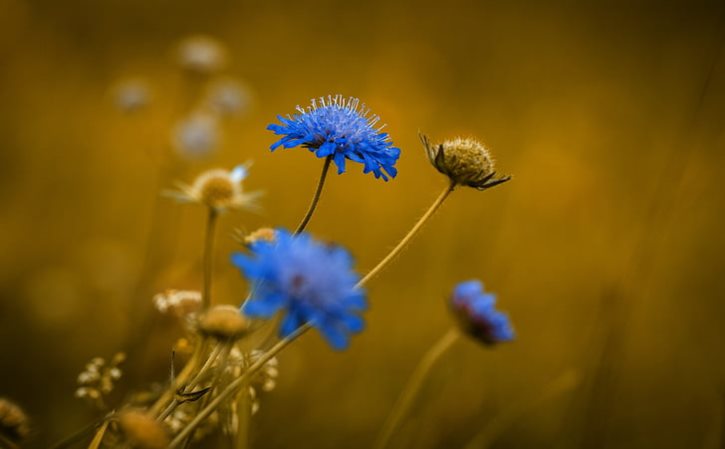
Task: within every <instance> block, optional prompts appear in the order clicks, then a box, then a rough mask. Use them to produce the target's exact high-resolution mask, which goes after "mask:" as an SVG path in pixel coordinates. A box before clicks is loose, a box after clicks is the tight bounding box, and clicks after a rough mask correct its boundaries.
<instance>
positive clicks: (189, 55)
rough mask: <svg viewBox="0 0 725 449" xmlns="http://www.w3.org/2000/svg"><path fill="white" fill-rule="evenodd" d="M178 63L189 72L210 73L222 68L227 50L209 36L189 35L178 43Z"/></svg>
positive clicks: (225, 60)
mask: <svg viewBox="0 0 725 449" xmlns="http://www.w3.org/2000/svg"><path fill="white" fill-rule="evenodd" d="M178 55H179V64H180V65H181V67H182V68H184V69H186V70H189V71H190V72H194V73H200V74H210V73H214V72H217V71H219V70H221V69H223V68H224V66H225V65H226V62H227V51H226V49H225V48H224V46H223V45H222V44H221V42H219V41H218V40H216V39H214V38H213V37H210V36H204V35H195V36H189V37H187V38H186V39H184V40H182V41H181V43H180V44H179V54H178Z"/></svg>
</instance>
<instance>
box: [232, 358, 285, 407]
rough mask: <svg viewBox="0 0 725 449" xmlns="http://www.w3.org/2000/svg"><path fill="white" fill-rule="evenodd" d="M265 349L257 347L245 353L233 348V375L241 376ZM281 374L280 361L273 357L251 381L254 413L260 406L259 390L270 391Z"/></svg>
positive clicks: (250, 387) (251, 399)
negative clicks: (261, 349)
mask: <svg viewBox="0 0 725 449" xmlns="http://www.w3.org/2000/svg"><path fill="white" fill-rule="evenodd" d="M263 354H264V351H260V350H258V349H255V350H253V351H251V352H250V353H244V352H242V351H240V350H239V348H236V347H235V348H232V350H231V352H230V354H229V364H228V366H229V369H230V370H231V373H230V374H231V375H232V376H233V377H239V376H241V375H242V373H243V372H244V371H245V370H246V368H247V367H249V366H250V365H252V364H253V363H254V362H256V361H257V360H258V359H259V358H260V357H261V356H262V355H263ZM278 376H279V362H278V360H277V357H272V358H271V359H269V360H267V362H266V363H265V364H264V365H263V366H262V368H261V369H260V370H259V371H257V372H256V373H255V374H254V376H253V377H252V379H251V380H250V383H249V388H248V391H249V399H250V402H251V404H252V406H251V411H252V414H254V413H257V411H258V410H259V407H260V403H259V395H258V394H257V390H261V391H262V392H264V393H268V392H270V391H272V390H274V388H275V387H276V385H277V377H278Z"/></svg>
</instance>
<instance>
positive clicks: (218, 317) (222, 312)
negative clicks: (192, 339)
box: [199, 306, 250, 340]
mask: <svg viewBox="0 0 725 449" xmlns="http://www.w3.org/2000/svg"><path fill="white" fill-rule="evenodd" d="M249 324H250V323H249V320H248V319H247V318H246V317H245V316H244V315H242V312H241V311H240V310H239V309H238V308H237V307H234V306H214V307H213V308H211V309H210V310H209V311H208V312H206V313H205V314H204V316H202V317H201V319H200V320H199V330H200V331H201V333H202V334H204V335H207V336H209V337H213V338H216V339H218V340H237V339H239V338H241V337H243V336H244V335H245V334H246V333H247V332H248V331H249Z"/></svg>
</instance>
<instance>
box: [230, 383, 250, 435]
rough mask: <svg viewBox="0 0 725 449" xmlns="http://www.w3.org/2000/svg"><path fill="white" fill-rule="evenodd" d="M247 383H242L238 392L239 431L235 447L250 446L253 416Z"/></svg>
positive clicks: (236, 433)
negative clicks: (250, 424)
mask: <svg viewBox="0 0 725 449" xmlns="http://www.w3.org/2000/svg"><path fill="white" fill-rule="evenodd" d="M247 385H248V384H245V385H242V386H241V388H240V389H239V392H238V393H237V409H236V410H235V413H236V415H237V429H236V430H237V431H236V432H235V435H234V449H247V447H248V446H249V421H250V419H251V416H252V407H251V404H250V401H249V392H248V391H247Z"/></svg>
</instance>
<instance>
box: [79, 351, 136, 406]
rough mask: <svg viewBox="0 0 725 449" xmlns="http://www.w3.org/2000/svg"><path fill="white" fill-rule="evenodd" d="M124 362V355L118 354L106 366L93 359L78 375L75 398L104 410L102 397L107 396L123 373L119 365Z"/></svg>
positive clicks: (101, 359)
mask: <svg viewBox="0 0 725 449" xmlns="http://www.w3.org/2000/svg"><path fill="white" fill-rule="evenodd" d="M125 360H126V354H124V353H122V352H119V353H117V354H116V355H114V356H113V358H111V361H110V362H109V363H108V364H106V360H105V359H103V358H101V357H94V358H93V359H91V361H90V362H88V364H86V367H85V369H84V370H83V371H82V372H81V373H80V374H78V379H77V382H78V388H77V389H76V392H75V396H76V397H77V398H81V399H85V400H87V401H88V402H89V403H90V404H91V405H93V406H94V407H96V408H98V409H104V408H106V404H105V401H104V397H106V396H108V395H109V394H110V393H111V392H112V391H113V387H114V383H115V382H116V381H118V380H119V379H120V378H121V376H122V375H123V372H122V371H121V368H120V366H121V364H122V363H123V362H124V361H125Z"/></svg>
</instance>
